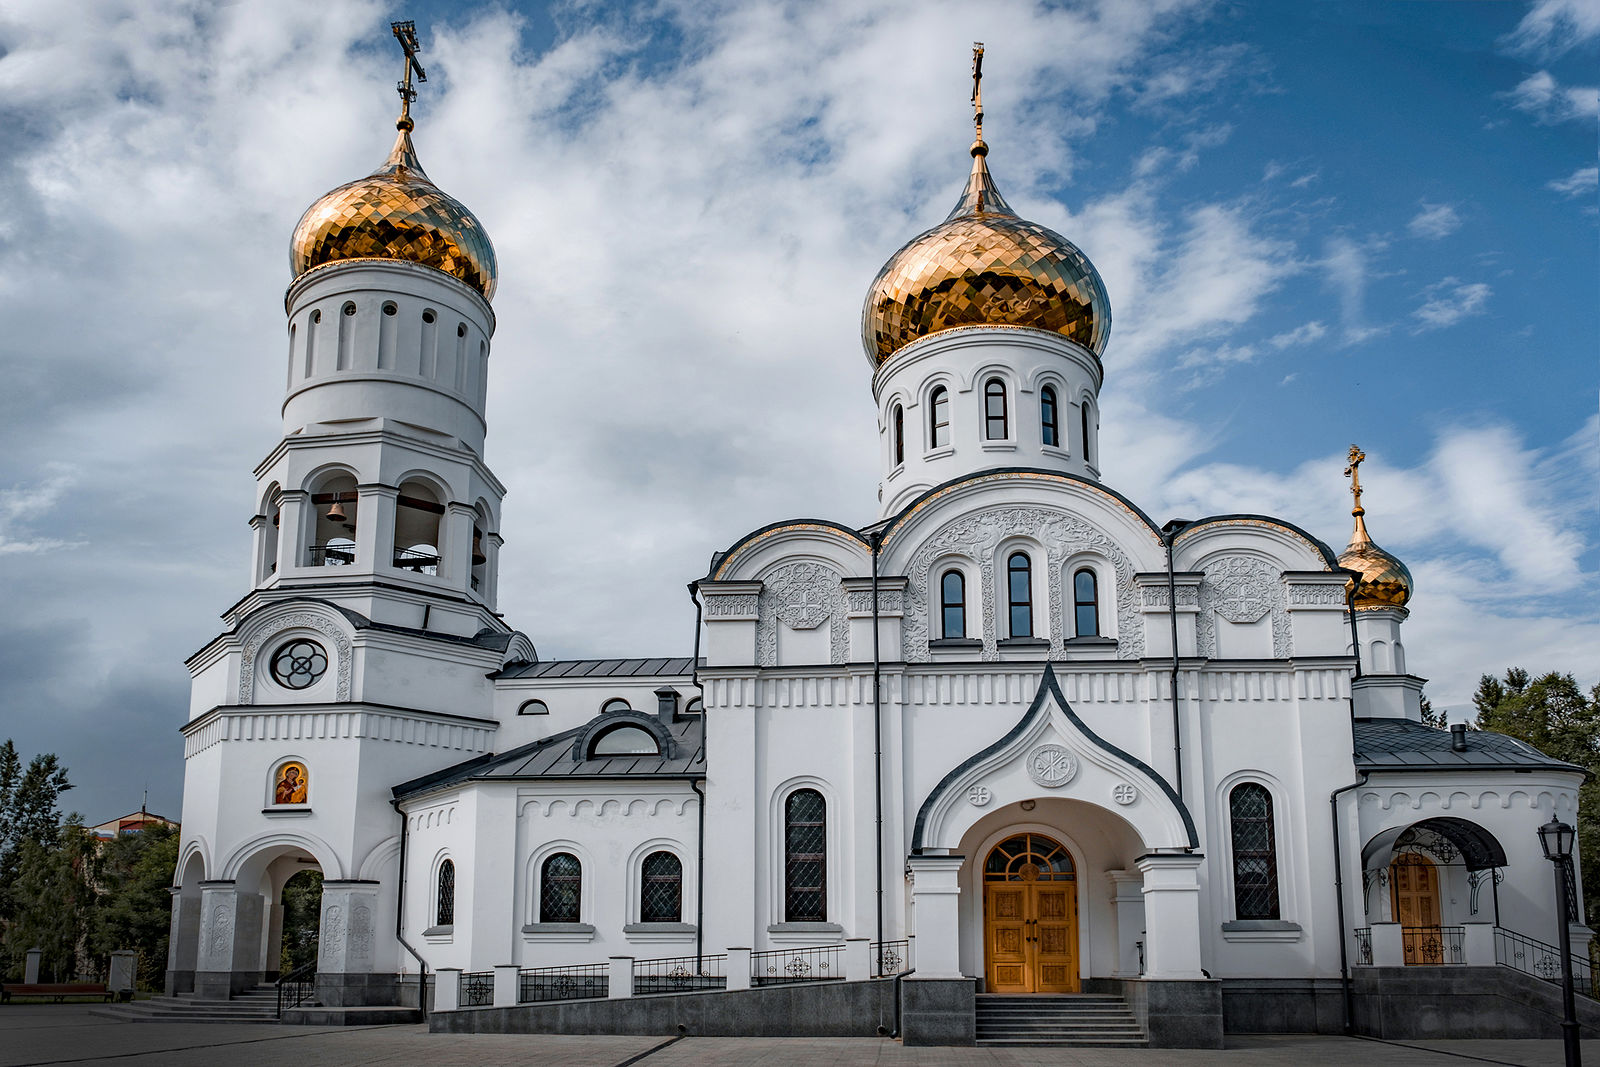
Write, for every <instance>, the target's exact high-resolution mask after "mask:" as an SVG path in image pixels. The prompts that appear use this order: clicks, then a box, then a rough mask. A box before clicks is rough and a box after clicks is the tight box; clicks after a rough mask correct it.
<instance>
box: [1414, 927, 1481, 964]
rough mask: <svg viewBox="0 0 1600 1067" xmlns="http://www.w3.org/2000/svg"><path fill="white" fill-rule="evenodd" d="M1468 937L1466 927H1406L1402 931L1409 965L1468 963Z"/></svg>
mask: <svg viewBox="0 0 1600 1067" xmlns="http://www.w3.org/2000/svg"><path fill="white" fill-rule="evenodd" d="M1466 936H1467V928H1466V927H1464V926H1406V927H1402V928H1401V930H1400V941H1401V945H1402V947H1403V948H1404V950H1405V961H1406V963H1407V964H1408V965H1414V964H1423V965H1429V966H1432V965H1444V964H1461V963H1466V962H1467V955H1466V946H1465V944H1464V942H1465V940H1466Z"/></svg>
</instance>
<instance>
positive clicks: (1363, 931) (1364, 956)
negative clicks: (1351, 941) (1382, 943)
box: [1355, 926, 1372, 967]
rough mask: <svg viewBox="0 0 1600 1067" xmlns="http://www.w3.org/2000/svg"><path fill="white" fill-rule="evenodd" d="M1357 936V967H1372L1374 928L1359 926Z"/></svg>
mask: <svg viewBox="0 0 1600 1067" xmlns="http://www.w3.org/2000/svg"><path fill="white" fill-rule="evenodd" d="M1355 935H1356V965H1357V966H1359V967H1371V966H1372V927H1370V926H1358V927H1356V929H1355Z"/></svg>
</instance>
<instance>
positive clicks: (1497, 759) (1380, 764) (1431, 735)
mask: <svg viewBox="0 0 1600 1067" xmlns="http://www.w3.org/2000/svg"><path fill="white" fill-rule="evenodd" d="M1354 734H1355V750H1356V751H1355V757H1356V769H1357V770H1363V771H1387V770H1413V771H1416V770H1423V771H1443V770H1474V769H1475V770H1506V769H1511V770H1534V769H1536V768H1542V769H1544V770H1561V771H1580V772H1581V771H1582V770H1583V768H1581V767H1575V766H1573V765H1572V764H1570V763H1565V762H1563V761H1561V760H1558V759H1554V758H1553V757H1550V756H1546V755H1545V754H1544V753H1543V752H1540V751H1539V750H1538V749H1536V748H1534V747H1533V746H1532V745H1529V744H1527V743H1525V742H1522V741H1518V740H1517V739H1516V738H1514V737H1507V736H1506V735H1505V734H1495V733H1489V732H1487V731H1484V730H1468V731H1467V749H1466V751H1465V752H1457V751H1455V750H1454V749H1452V748H1451V747H1450V731H1449V730H1436V729H1434V728H1433V727H1431V726H1424V725H1423V724H1422V723H1420V722H1413V721H1412V720H1410V719H1357V720H1355V723H1354Z"/></svg>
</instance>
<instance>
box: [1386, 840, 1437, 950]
mask: <svg viewBox="0 0 1600 1067" xmlns="http://www.w3.org/2000/svg"><path fill="white" fill-rule="evenodd" d="M1389 893H1390V903H1391V904H1393V905H1394V918H1395V921H1396V922H1398V923H1399V924H1400V932H1401V936H1402V938H1403V939H1404V942H1405V954H1406V955H1405V958H1406V963H1408V964H1413V963H1442V962H1443V954H1442V952H1440V951H1439V950H1438V944H1437V939H1436V938H1435V939H1430V938H1428V937H1427V936H1426V935H1425V934H1423V933H1422V931H1423V930H1424V929H1426V928H1429V927H1431V928H1433V929H1438V926H1439V873H1438V871H1437V870H1435V869H1434V866H1433V864H1432V863H1430V862H1428V860H1427V858H1426V857H1423V856H1419V855H1417V854H1416V853H1414V852H1403V853H1401V854H1400V855H1399V856H1396V857H1395V860H1394V862H1393V863H1392V864H1390V865H1389Z"/></svg>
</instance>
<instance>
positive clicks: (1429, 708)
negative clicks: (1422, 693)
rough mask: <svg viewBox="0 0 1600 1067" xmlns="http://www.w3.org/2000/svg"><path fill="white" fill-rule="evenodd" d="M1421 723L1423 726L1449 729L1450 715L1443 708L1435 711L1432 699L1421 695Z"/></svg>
mask: <svg viewBox="0 0 1600 1067" xmlns="http://www.w3.org/2000/svg"><path fill="white" fill-rule="evenodd" d="M1422 724H1423V725H1424V726H1431V727H1433V728H1434V729H1435V730H1448V729H1450V716H1449V714H1448V713H1447V712H1446V711H1445V710H1444V709H1443V708H1440V709H1439V710H1438V711H1435V710H1434V708H1433V701H1431V700H1429V699H1428V698H1427V697H1423V698H1422Z"/></svg>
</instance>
